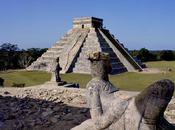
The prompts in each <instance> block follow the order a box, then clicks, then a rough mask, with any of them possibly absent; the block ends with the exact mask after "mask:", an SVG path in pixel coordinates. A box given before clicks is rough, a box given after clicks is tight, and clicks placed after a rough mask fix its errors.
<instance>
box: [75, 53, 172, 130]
mask: <svg viewBox="0 0 175 130" xmlns="http://www.w3.org/2000/svg"><path fill="white" fill-rule="evenodd" d="M89 60H90V62H91V71H92V72H91V73H92V80H91V81H90V82H89V83H88V84H87V102H88V106H89V108H90V114H91V119H88V120H86V121H84V122H83V123H82V124H80V125H79V126H76V127H74V128H72V130H175V127H174V126H173V125H172V124H170V123H169V122H168V121H166V119H165V118H164V111H165V109H166V107H167V105H168V103H169V102H170V100H171V98H172V96H173V92H174V84H173V82H172V81H170V80H167V79H164V80H160V81H157V82H155V83H153V84H151V85H150V86H149V87H147V88H146V89H145V90H144V91H142V92H141V93H140V94H138V95H134V96H126V97H124V96H121V93H120V91H118V89H117V88H116V87H114V86H113V85H112V84H111V83H110V81H109V78H108V73H109V72H110V70H111V66H110V61H109V55H108V54H106V53H100V52H97V53H93V54H91V55H89Z"/></svg>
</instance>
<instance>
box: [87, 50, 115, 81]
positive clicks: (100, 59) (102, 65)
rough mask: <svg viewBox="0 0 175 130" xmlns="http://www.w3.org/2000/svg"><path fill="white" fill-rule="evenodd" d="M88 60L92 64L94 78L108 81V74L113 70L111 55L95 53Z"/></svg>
mask: <svg viewBox="0 0 175 130" xmlns="http://www.w3.org/2000/svg"><path fill="white" fill-rule="evenodd" d="M88 59H89V60H90V62H91V75H92V77H93V78H95V77H100V78H101V79H103V80H106V81H108V80H109V79H108V74H109V73H110V72H111V70H112V67H111V64H110V57H109V54H108V53H103V52H94V53H91V54H89V56H88Z"/></svg>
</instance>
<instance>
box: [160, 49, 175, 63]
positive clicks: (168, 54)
mask: <svg viewBox="0 0 175 130" xmlns="http://www.w3.org/2000/svg"><path fill="white" fill-rule="evenodd" d="M160 59H161V60H166V61H172V60H174V59H175V55H174V53H173V51H171V50H163V51H161V52H160Z"/></svg>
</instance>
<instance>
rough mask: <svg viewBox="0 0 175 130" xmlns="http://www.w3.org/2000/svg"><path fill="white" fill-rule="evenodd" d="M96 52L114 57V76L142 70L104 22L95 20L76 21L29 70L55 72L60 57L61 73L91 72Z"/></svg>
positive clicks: (111, 58)
mask: <svg viewBox="0 0 175 130" xmlns="http://www.w3.org/2000/svg"><path fill="white" fill-rule="evenodd" d="M94 51H100V52H106V53H109V54H110V61H111V65H112V71H111V73H112V74H116V73H121V72H126V71H141V70H142V67H141V65H139V64H138V63H137V62H136V61H135V60H134V59H133V57H132V56H131V55H130V54H129V53H128V51H127V50H126V49H125V48H124V47H123V45H121V43H120V42H119V41H118V40H116V39H115V38H114V37H113V35H111V34H110V32H109V30H106V29H104V28H103V20H102V19H99V18H94V17H83V18H75V19H74V20H73V28H72V29H70V30H69V31H68V32H67V33H66V34H65V35H64V36H63V37H62V38H61V39H60V40H59V41H58V42H56V44H55V45H53V46H52V47H51V48H50V49H48V50H47V52H45V53H44V54H43V55H42V56H41V57H40V58H38V59H37V60H36V61H35V62H33V63H32V64H31V65H30V66H29V67H28V68H27V69H28V70H45V71H52V70H53V69H54V68H55V66H54V64H53V62H54V61H55V59H56V58H57V57H60V66H61V68H62V71H61V73H69V72H74V73H90V62H89V61H88V60H87V55H88V54H89V53H91V52H94Z"/></svg>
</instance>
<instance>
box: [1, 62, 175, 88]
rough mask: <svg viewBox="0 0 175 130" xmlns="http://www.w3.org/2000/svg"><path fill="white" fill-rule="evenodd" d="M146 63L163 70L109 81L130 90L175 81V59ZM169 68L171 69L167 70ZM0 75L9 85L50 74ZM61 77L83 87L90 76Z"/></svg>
mask: <svg viewBox="0 0 175 130" xmlns="http://www.w3.org/2000/svg"><path fill="white" fill-rule="evenodd" d="M146 65H147V66H148V67H150V68H159V69H160V70H163V71H165V72H164V73H156V74H144V73H134V72H127V73H123V74H119V75H110V81H111V82H112V83H113V84H114V85H115V86H117V87H118V88H120V89H121V90H130V91H140V90H143V89H144V88H145V87H147V86H148V85H149V84H151V83H153V82H155V81H157V80H160V79H165V78H166V79H171V80H173V81H174V82H175V61H169V62H167V61H158V62H147V63H146ZM169 68H171V69H172V71H168V69H169ZM0 77H2V78H4V79H5V86H11V85H12V83H13V82H14V83H25V84H26V86H32V85H38V84H42V83H44V82H46V81H49V80H50V77H51V74H49V73H46V72H37V71H29V72H26V71H18V72H17V71H12V72H0ZM61 78H62V79H63V80H65V81H67V82H74V83H79V84H80V86H81V88H85V86H86V84H87V82H88V81H89V80H90V79H91V76H90V75H86V74H62V75H61Z"/></svg>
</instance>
